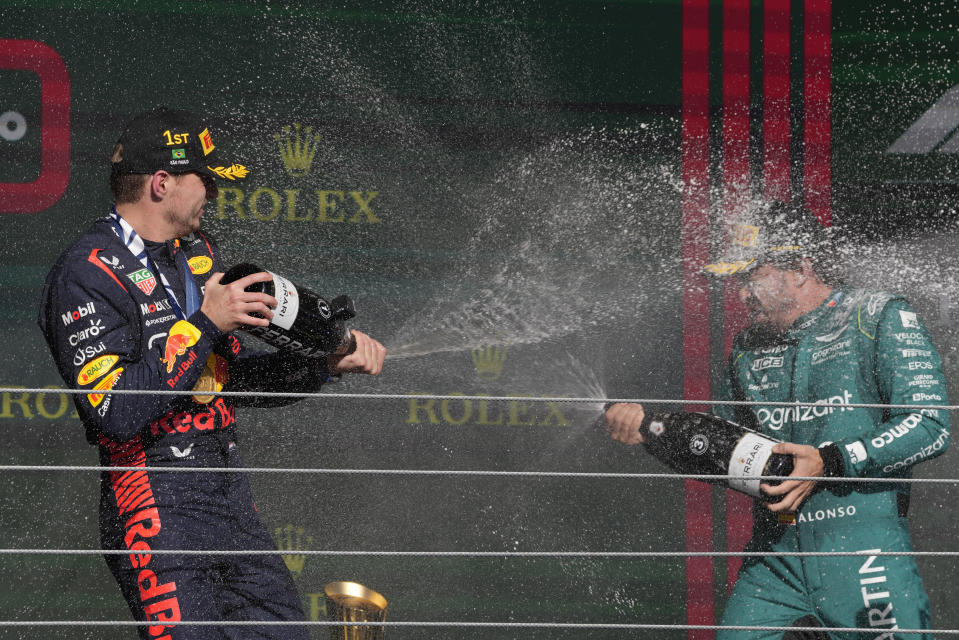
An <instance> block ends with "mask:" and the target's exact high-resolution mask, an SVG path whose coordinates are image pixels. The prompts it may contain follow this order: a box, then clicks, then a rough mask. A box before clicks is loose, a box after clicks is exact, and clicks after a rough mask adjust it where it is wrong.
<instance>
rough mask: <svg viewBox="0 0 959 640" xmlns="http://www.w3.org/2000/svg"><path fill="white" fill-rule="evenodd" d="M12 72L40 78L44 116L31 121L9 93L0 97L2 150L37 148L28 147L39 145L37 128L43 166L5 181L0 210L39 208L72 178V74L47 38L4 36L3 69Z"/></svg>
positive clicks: (0, 185) (14, 153) (23, 152)
mask: <svg viewBox="0 0 959 640" xmlns="http://www.w3.org/2000/svg"><path fill="white" fill-rule="evenodd" d="M10 71H13V72H23V71H27V72H30V73H34V74H36V75H37V76H38V77H39V79H40V96H39V97H40V110H39V116H40V117H39V119H38V120H33V121H32V120H31V116H30V114H29V113H28V114H26V115H25V114H23V113H21V112H20V111H18V110H17V108H16V105H12V104H8V101H9V100H10V99H12V98H11V97H10V96H8V95H4V96H3V97H2V98H0V153H2V154H3V155H4V156H5V157H8V158H9V157H14V158H16V157H28V156H30V155H32V153H33V152H34V151H35V149H30V150H27V149H26V147H29V146H31V145H34V144H37V142H36V138H35V137H34V136H31V135H29V133H30V131H31V129H33V128H37V129H39V133H40V137H39V146H40V154H39V156H40V169H39V176H38V177H37V178H36V179H35V180H30V179H26V180H24V181H22V182H17V181H13V182H0V213H36V212H38V211H43V210H44V209H46V208H47V207H50V206H51V205H53V204H55V203H56V202H57V201H58V200H59V199H60V198H61V197H62V196H63V193H64V191H66V189H67V183H68V182H69V180H70V76H69V75H68V74H67V67H66V64H64V62H63V58H61V57H60V55H59V54H58V53H57V52H56V51H54V50H53V49H51V48H50V47H49V46H47V45H45V44H43V43H42V42H37V41H36V40H8V39H0V74H2V73H4V72H10ZM32 117H33V118H35V115H33V116H32ZM17 147H20V149H19V150H18V148H17ZM2 179H5V178H4V177H0V180H2Z"/></svg>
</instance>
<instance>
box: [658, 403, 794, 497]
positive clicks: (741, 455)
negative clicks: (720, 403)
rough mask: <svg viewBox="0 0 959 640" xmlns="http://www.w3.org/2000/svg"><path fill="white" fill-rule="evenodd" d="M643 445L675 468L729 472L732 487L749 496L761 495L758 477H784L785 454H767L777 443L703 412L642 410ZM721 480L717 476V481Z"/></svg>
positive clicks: (789, 464)
mask: <svg viewBox="0 0 959 640" xmlns="http://www.w3.org/2000/svg"><path fill="white" fill-rule="evenodd" d="M639 431H640V434H641V435H642V436H643V445H644V446H645V447H646V449H647V450H648V451H649V452H650V453H651V454H653V455H654V456H655V457H656V458H657V459H659V460H660V461H661V462H663V463H665V464H666V465H667V466H669V467H670V468H672V469H674V470H675V471H677V472H679V473H688V474H695V475H720V476H733V477H731V478H729V479H728V480H726V483H727V484H728V486H729V488H730V489H735V490H736V491H740V492H742V493H745V494H747V495H750V496H753V497H754V498H764V497H765V494H764V493H763V492H762V490H761V489H760V488H759V485H760V484H761V483H762V482H766V483H767V484H769V485H776V484H779V483H780V482H782V480H774V479H768V480H760V479H759V477H760V476H783V477H785V476H788V475H789V474H790V473H792V470H793V457H792V456H791V455H786V454H781V453H773V452H772V448H773V445H775V444H777V443H778V442H781V441H780V440H776V439H774V438H770V437H769V436H765V435H763V434H761V433H758V432H756V431H753V430H751V429H747V428H746V427H743V426H741V425H738V424H736V423H735V422H729V421H728V420H723V419H722V418H719V417H717V416H713V415H709V414H705V413H693V412H679V413H653V414H647V415H646V417H645V418H644V419H643V422H642V424H641V425H640V428H639ZM720 481H722V480H720Z"/></svg>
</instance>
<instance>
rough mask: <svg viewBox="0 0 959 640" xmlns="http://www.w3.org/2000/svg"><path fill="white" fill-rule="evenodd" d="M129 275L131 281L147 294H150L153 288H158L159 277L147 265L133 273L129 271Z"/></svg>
mask: <svg viewBox="0 0 959 640" xmlns="http://www.w3.org/2000/svg"><path fill="white" fill-rule="evenodd" d="M127 277H128V278H130V281H131V282H133V284H135V285H136V286H137V288H138V289H139V290H140V291H142V292H143V293H145V294H147V295H150V294H151V293H153V290H154V289H156V286H157V279H156V277H154V275H153V273H152V272H151V271H150V270H149V269H147V268H146V267H144V268H142V269H139V270H137V271H134V272H133V273H128V274H127Z"/></svg>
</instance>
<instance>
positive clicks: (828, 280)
mask: <svg viewBox="0 0 959 640" xmlns="http://www.w3.org/2000/svg"><path fill="white" fill-rule="evenodd" d="M824 245H825V246H822V245H821V246H820V247H819V250H817V251H808V252H805V253H804V254H802V255H796V254H792V255H790V256H788V257H782V258H778V259H771V260H766V261H764V262H763V263H762V264H769V265H772V266H773V267H776V268H777V269H784V270H786V271H799V270H801V269H802V261H803V260H808V261H809V264H810V265H811V266H812V271H813V273H814V274H815V275H816V277H817V278H819V279H820V280H822V282H823V283H825V284H827V285H830V286H833V287H837V286H840V285H842V284H843V283H844V282H845V275H844V269H843V266H842V263H841V262H840V261H839V260H838V259H837V258H836V254H835V252H834V251H832V246H831V245H832V243H830V242H826V243H824Z"/></svg>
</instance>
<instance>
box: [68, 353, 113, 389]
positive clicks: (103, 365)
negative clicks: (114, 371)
mask: <svg viewBox="0 0 959 640" xmlns="http://www.w3.org/2000/svg"><path fill="white" fill-rule="evenodd" d="M119 359H120V357H119V356H115V355H106V356H100V357H99V358H97V359H96V360H94V361H93V362H91V363H89V364H87V365H86V366H85V367H83V369H81V370H80V375H78V376H77V384H78V385H80V386H81V387H85V386H87V385H88V384H90V383H91V382H93V381H94V380H96V379H97V378H99V377H101V376H104V375H106V374H107V372H108V371H110V369H111V368H112V367H113V365H115V364H116V363H117V361H118V360H119Z"/></svg>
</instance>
